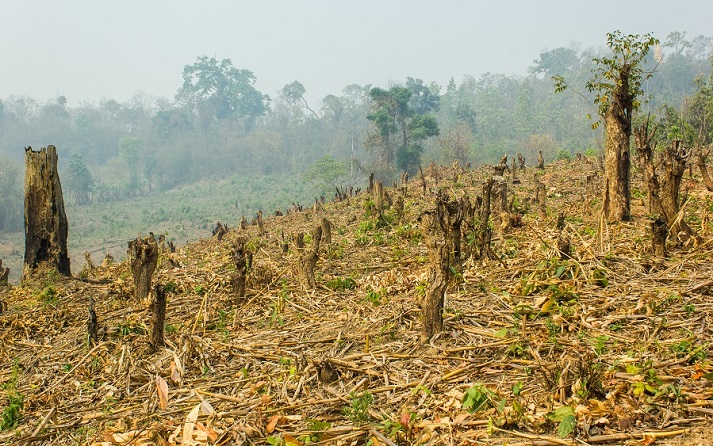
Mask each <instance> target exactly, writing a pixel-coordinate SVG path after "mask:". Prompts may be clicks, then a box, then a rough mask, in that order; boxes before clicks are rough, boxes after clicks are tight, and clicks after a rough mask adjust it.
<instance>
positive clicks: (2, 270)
mask: <svg viewBox="0 0 713 446" xmlns="http://www.w3.org/2000/svg"><path fill="white" fill-rule="evenodd" d="M9 276H10V268H7V267H4V266H2V259H0V286H7V285H9V283H10V282H9V281H8V277H9Z"/></svg>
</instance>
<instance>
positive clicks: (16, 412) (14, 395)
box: [0, 361, 25, 431]
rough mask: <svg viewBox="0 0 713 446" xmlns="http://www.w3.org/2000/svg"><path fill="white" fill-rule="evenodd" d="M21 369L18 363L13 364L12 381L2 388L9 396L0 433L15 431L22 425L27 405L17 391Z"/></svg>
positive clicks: (3, 412)
mask: <svg viewBox="0 0 713 446" xmlns="http://www.w3.org/2000/svg"><path fill="white" fill-rule="evenodd" d="M19 372H20V368H19V366H18V363H17V361H14V362H13V364H12V369H11V372H10V379H9V380H7V381H6V382H5V383H4V384H3V385H2V388H3V390H4V391H5V393H6V395H7V406H5V408H4V409H3V411H2V419H0V431H4V430H7V429H14V428H15V427H17V425H18V424H19V423H20V419H21V418H22V411H23V409H24V405H25V396H24V395H22V394H21V393H19V392H18V391H17V381H18V377H19Z"/></svg>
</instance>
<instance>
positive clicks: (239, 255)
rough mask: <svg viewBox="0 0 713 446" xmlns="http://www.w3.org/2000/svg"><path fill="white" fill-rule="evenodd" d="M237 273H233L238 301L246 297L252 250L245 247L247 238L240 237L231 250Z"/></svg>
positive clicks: (234, 288)
mask: <svg viewBox="0 0 713 446" xmlns="http://www.w3.org/2000/svg"><path fill="white" fill-rule="evenodd" d="M231 257H232V259H233V265H234V266H235V273H234V274H233V280H232V283H233V292H234V293H235V297H236V298H237V300H238V301H240V300H241V299H242V298H243V297H245V283H246V281H247V276H248V267H249V266H250V257H251V255H250V252H249V251H247V250H246V249H245V239H243V238H240V239H238V240H237V241H236V242H235V245H234V246H233V249H232V250H231Z"/></svg>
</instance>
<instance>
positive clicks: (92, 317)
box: [87, 296, 99, 345]
mask: <svg viewBox="0 0 713 446" xmlns="http://www.w3.org/2000/svg"><path fill="white" fill-rule="evenodd" d="M94 304H95V301H94V297H92V296H89V316H88V317H87V336H88V338H89V344H90V345H97V343H98V342H99V336H98V334H97V330H98V324H97V313H96V311H94Z"/></svg>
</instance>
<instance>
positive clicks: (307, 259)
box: [296, 226, 322, 290]
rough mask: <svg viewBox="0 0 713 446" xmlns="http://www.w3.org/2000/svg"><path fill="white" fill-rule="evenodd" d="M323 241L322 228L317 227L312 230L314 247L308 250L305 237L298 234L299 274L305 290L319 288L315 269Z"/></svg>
mask: <svg viewBox="0 0 713 446" xmlns="http://www.w3.org/2000/svg"><path fill="white" fill-rule="evenodd" d="M321 241H322V227H321V226H317V227H316V228H314V229H313V230H312V245H311V246H310V247H309V249H308V248H306V247H305V244H304V235H303V234H302V233H301V232H300V233H299V234H297V240H296V245H297V249H298V251H299V253H300V254H299V274H300V282H301V283H302V286H303V287H304V288H305V289H308V290H313V289H314V288H316V287H317V279H316V278H315V276H314V269H315V268H316V267H317V261H318V260H319V245H320V242H321Z"/></svg>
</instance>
